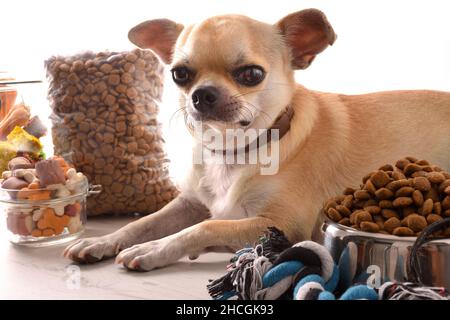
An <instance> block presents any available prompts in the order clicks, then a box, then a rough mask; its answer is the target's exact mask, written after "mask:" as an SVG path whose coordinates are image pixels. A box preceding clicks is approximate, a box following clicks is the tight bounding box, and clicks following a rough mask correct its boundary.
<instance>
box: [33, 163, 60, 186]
mask: <svg viewBox="0 0 450 320" xmlns="http://www.w3.org/2000/svg"><path fill="white" fill-rule="evenodd" d="M36 175H37V176H38V177H39V180H40V181H41V186H42V187H44V188H45V187H47V186H48V185H51V184H64V183H65V181H66V179H65V177H64V171H63V169H62V168H61V166H60V164H59V162H58V161H56V160H52V159H50V160H42V161H39V162H38V163H36Z"/></svg>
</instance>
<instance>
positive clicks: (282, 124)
mask: <svg viewBox="0 0 450 320" xmlns="http://www.w3.org/2000/svg"><path fill="white" fill-rule="evenodd" d="M293 117H294V109H293V108H292V107H291V106H290V105H288V106H287V107H286V108H285V109H284V110H283V111H282V112H281V113H280V114H279V115H278V117H277V118H276V119H275V121H274V123H273V124H272V126H271V127H270V128H269V129H268V130H266V131H265V133H263V134H266V135H267V139H265V141H264V142H261V141H260V140H261V139H260V138H261V136H259V137H258V138H257V139H255V140H254V141H252V142H251V143H250V144H247V145H246V146H245V148H241V149H235V150H234V154H235V155H236V154H239V153H242V152H245V153H247V152H249V151H250V150H253V149H255V148H258V147H260V146H262V145H263V143H266V144H267V143H270V141H272V134H271V132H272V130H279V132H278V140H281V138H283V136H284V135H285V134H286V133H287V132H288V131H289V129H291V120H292V118H293ZM205 147H206V146H205ZM208 149H209V148H208ZM209 150H211V151H212V152H213V153H222V154H223V155H225V154H226V152H227V150H214V149H209Z"/></svg>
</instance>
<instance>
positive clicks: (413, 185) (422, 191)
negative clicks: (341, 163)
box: [323, 157, 450, 237]
mask: <svg viewBox="0 0 450 320" xmlns="http://www.w3.org/2000/svg"><path fill="white" fill-rule="evenodd" d="M323 210H324V212H325V214H326V215H327V216H328V217H329V218H330V219H331V220H333V221H335V222H338V223H340V224H342V225H345V226H350V227H352V228H355V229H357V230H361V231H366V232H379V233H384V234H393V235H396V236H417V235H419V234H420V232H421V231H422V230H423V229H424V228H425V227H426V226H428V225H430V224H432V223H433V222H436V221H438V220H441V219H443V218H445V217H450V174H449V173H448V172H445V171H443V170H442V169H441V168H439V167H438V166H435V165H432V164H430V163H429V162H428V161H426V160H419V159H416V158H414V157H406V158H404V159H400V160H398V161H397V162H396V163H395V165H390V164H387V165H384V166H382V167H380V168H379V169H378V170H376V171H374V172H370V173H369V174H367V175H366V176H365V177H364V178H363V179H362V184H361V185H360V187H359V188H357V189H353V188H347V189H345V190H344V192H343V194H342V195H339V196H337V197H334V198H331V199H329V200H328V201H326V203H325V205H324V208H323ZM436 236H445V237H449V236H450V228H447V230H445V231H441V232H440V233H438V234H436Z"/></svg>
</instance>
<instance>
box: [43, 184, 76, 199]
mask: <svg viewBox="0 0 450 320" xmlns="http://www.w3.org/2000/svg"><path fill="white" fill-rule="evenodd" d="M47 190H55V197H56V198H64V197H68V196H70V195H71V193H70V191H69V189H67V188H66V186H64V185H63V184H51V185H48V186H47Z"/></svg>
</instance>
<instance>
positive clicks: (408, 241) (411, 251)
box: [312, 214, 450, 290]
mask: <svg viewBox="0 0 450 320" xmlns="http://www.w3.org/2000/svg"><path fill="white" fill-rule="evenodd" d="M321 215H322V214H321ZM319 220H321V219H319ZM312 238H313V240H314V241H316V242H318V243H320V244H322V245H324V246H325V247H326V248H327V249H328V250H329V252H330V253H331V255H332V256H333V258H334V260H335V262H336V263H338V264H339V267H340V273H341V274H340V275H341V280H342V282H343V283H344V284H345V285H347V286H348V285H350V284H351V283H354V282H364V281H367V280H369V281H371V284H372V285H374V286H375V287H376V286H377V285H380V284H382V283H383V282H386V281H399V282H405V281H411V269H410V268H408V266H409V262H410V261H409V259H410V258H412V257H414V258H415V263H416V264H417V265H418V266H419V269H420V282H421V283H422V284H423V285H427V286H436V287H446V288H447V289H449V290H450V239H438V240H432V241H429V242H425V243H423V244H422V245H421V246H420V247H419V248H417V246H416V248H414V243H415V241H416V239H417V238H416V237H397V236H393V235H385V234H380V233H368V232H362V231H358V230H355V229H353V228H349V227H346V226H343V225H340V224H337V223H335V222H334V221H331V220H330V219H328V218H327V217H325V218H324V219H322V220H321V221H318V223H317V225H316V227H315V229H314V232H313V236H312Z"/></svg>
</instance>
